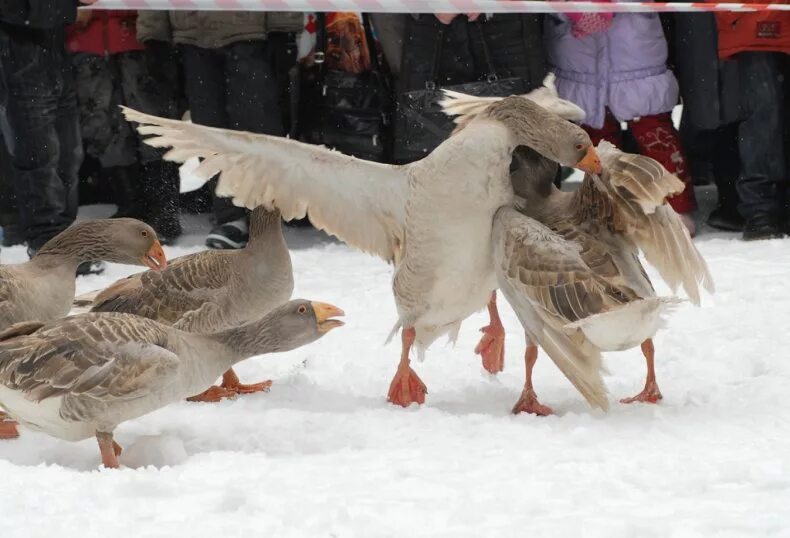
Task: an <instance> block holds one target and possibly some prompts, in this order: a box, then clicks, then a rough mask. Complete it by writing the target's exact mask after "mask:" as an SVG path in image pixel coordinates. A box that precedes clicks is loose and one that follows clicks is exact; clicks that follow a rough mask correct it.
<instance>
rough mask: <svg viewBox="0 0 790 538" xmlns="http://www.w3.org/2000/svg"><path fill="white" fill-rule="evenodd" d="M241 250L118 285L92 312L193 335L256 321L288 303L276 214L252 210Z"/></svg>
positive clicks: (207, 255) (207, 254)
mask: <svg viewBox="0 0 790 538" xmlns="http://www.w3.org/2000/svg"><path fill="white" fill-rule="evenodd" d="M250 221H251V222H250V240H249V242H248V244H247V246H246V247H245V248H243V249H240V250H207V251H201V252H197V253H194V254H189V255H187V256H182V257H180V258H176V259H175V260H172V261H171V262H170V264H169V266H168V267H167V269H165V270H164V271H159V272H154V271H146V272H144V273H140V274H136V275H132V276H130V277H128V278H125V279H122V280H119V281H118V282H116V283H115V284H113V285H111V286H110V287H109V288H107V289H106V290H104V291H102V292H101V293H99V294H98V295H97V296H96V298H95V300H94V302H93V308H92V311H93V312H127V313H131V314H137V315H138V316H143V317H146V318H149V319H153V320H156V321H159V322H161V323H165V324H168V325H173V326H175V327H177V328H179V329H183V330H186V331H192V332H210V331H216V330H221V329H224V328H226V327H231V326H234V325H238V324H240V323H244V322H247V321H250V320H251V319H255V318H256V317H257V316H260V315H262V314H264V313H266V312H268V311H269V310H271V309H272V308H274V307H275V306H278V305H280V304H282V303H283V302H285V301H287V300H288V299H289V298H290V296H291V293H292V291H293V272H292V269H291V258H290V254H289V253H288V247H287V245H286V244H285V239H284V238H283V235H282V225H281V219H280V214H279V212H278V211H267V210H266V209H264V208H263V207H258V208H256V209H255V210H254V211H253V212H252V215H251V217H250Z"/></svg>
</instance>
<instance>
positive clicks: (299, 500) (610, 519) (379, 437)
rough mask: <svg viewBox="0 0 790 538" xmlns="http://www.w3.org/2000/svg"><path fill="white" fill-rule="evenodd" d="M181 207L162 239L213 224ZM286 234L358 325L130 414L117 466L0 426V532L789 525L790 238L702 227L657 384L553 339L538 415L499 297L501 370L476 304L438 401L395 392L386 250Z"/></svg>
mask: <svg viewBox="0 0 790 538" xmlns="http://www.w3.org/2000/svg"><path fill="white" fill-rule="evenodd" d="M703 194H704V193H703ZM187 225H188V226H189V227H190V235H189V236H187V237H185V238H184V239H182V241H181V242H180V244H179V245H178V246H175V247H168V248H167V249H166V250H167V253H168V255H169V256H171V257H174V256H178V255H180V254H184V253H186V252H191V251H194V250H196V249H198V248H200V247H199V245H200V244H201V239H202V236H203V234H204V233H205V231H206V226H207V224H206V223H205V222H204V221H201V220H200V219H196V218H194V217H192V218H189V219H187ZM287 236H288V242H289V244H290V245H291V247H292V249H293V250H292V257H293V264H294V269H295V274H296V292H295V296H297V297H303V298H310V299H317V300H321V301H326V302H330V303H333V304H336V305H338V306H340V307H342V308H344V309H345V310H346V313H347V326H346V327H343V328H342V329H338V330H336V331H333V332H332V333H331V334H329V335H328V336H326V337H325V338H323V339H322V340H320V341H318V342H317V343H315V344H313V345H310V346H307V347H304V348H302V349H299V350H296V351H294V352H290V353H286V354H282V355H270V356H267V357H265V358H256V359H251V360H249V361H247V362H245V363H243V364H242V365H241V366H240V367H239V372H240V375H241V377H242V380H243V381H259V380H261V379H265V378H272V379H273V380H274V385H273V387H272V390H271V392H269V393H267V394H256V395H250V396H245V397H240V398H238V399H237V400H235V401H226V402H223V403H220V404H196V403H187V402H183V403H179V404H176V405H172V406H170V407H168V408H166V409H163V410H160V411H158V412H156V413H153V414H151V415H149V416H146V417H144V418H142V419H140V420H136V421H133V422H129V423H126V424H123V425H122V426H121V427H119V428H118V430H117V431H116V439H117V440H118V441H119V442H120V443H121V444H122V445H123V446H124V447H125V452H124V453H123V455H122V457H121V463H122V464H123V465H125V466H126V468H124V469H121V470H112V471H110V470H97V467H98V465H99V454H98V449H97V447H96V443H95V441H92V440H89V441H85V442H81V443H67V442H63V441H59V440H56V439H52V438H49V437H47V436H45V435H42V434H37V433H34V432H31V431H23V432H22V436H21V438H19V439H18V440H14V441H8V442H3V443H0V537H2V538H17V537H19V538H22V537H24V538H35V537H53V536H61V537H64V538H67V537H72V536H74V537H101V538H108V537H112V538H124V537H135V538H137V537H145V536H168V537H189V538H202V537H211V538H216V537H217V536H240V535H242V534H243V533H245V534H247V535H248V536H267V537H281V536H282V537H338V538H352V537H354V538H368V537H390V536H392V537H396V536H397V537H401V538H402V537H409V538H412V537H445V536H448V537H449V536H452V537H481V536H485V537H489V536H490V537H523V536H529V537H531V536H546V537H564V536H571V537H576V536H583V537H602V538H617V537H624V538H626V537H627V538H631V537H640V538H641V537H654V536H655V537H678V538H681V537H683V538H685V537H698V536H717V537H730V536H732V537H736V536H737V537H740V536H750V537H751V536H790V405H788V387H790V360H788V353H789V351H788V350H790V332H789V331H788V323H790V285H789V283H788V280H790V240H775V241H765V242H758V243H743V242H741V241H739V240H737V239H736V236H735V235H728V234H710V233H707V234H704V235H702V236H701V237H700V238H699V240H698V244H699V247H700V249H701V250H702V252H703V254H704V255H705V257H706V259H707V260H708V262H709V263H710V266H711V269H712V272H713V275H714V277H715V279H716V285H717V287H718V291H717V293H716V295H714V296H709V297H705V300H704V305H703V307H702V308H694V307H692V306H691V305H683V306H682V307H681V308H680V309H679V310H678V311H677V313H676V314H675V315H674V316H673V317H672V318H671V319H670V320H669V327H668V330H665V331H663V332H661V333H660V334H659V336H658V337H657V339H656V349H657V371H658V376H659V377H658V380H659V384H660V386H661V389H662V392H663V394H664V400H663V401H662V402H661V403H660V404H659V405H655V406H651V405H630V406H625V405H620V404H618V403H616V402H617V399H619V398H620V397H623V396H629V395H632V394H634V393H636V392H638V391H639V390H640V389H641V386H642V383H643V380H644V362H643V359H642V356H641V354H640V352H639V350H638V349H637V350H631V351H627V352H623V353H612V354H608V355H607V357H606V365H607V366H608V368H609V370H610V374H609V375H608V376H607V377H606V381H607V384H608V386H609V390H610V394H611V398H612V402H613V404H612V409H611V411H610V412H609V413H608V414H604V413H601V412H595V411H592V410H590V409H589V408H588V407H587V406H586V404H585V403H584V401H583V400H582V398H581V397H580V396H579V395H578V394H577V393H576V392H575V391H574V389H573V388H572V387H571V385H570V384H569V383H568V382H567V381H566V380H565V379H564V378H563V377H562V376H561V375H560V374H559V372H558V371H557V370H556V369H555V368H554V367H553V365H552V363H551V362H550V361H549V360H548V359H542V360H540V361H539V362H538V365H537V368H536V373H535V381H536V383H537V390H538V393H539V395H540V397H541V399H542V400H543V402H544V403H546V404H547V405H550V406H552V407H553V408H554V410H555V412H556V413H557V414H556V415H555V416H551V417H546V418H539V417H534V416H526V415H521V416H513V415H511V414H510V408H511V406H512V405H513V403H514V402H515V401H516V399H517V398H518V395H519V393H520V391H521V386H522V382H523V371H524V367H523V361H522V356H523V355H522V354H523V347H522V346H523V337H522V333H521V328H520V326H519V324H518V322H517V320H516V318H515V316H514V315H513V313H512V312H511V311H510V309H509V308H508V307H507V305H506V304H505V303H504V301H502V302H501V304H502V308H503V310H504V312H503V315H504V322H505V325H506V328H507V329H508V338H507V349H506V353H507V358H506V367H505V371H504V372H503V373H502V374H500V375H499V376H497V377H492V376H490V375H488V374H486V373H485V372H484V370H483V369H482V367H481V365H480V361H479V359H478V358H477V357H476V356H475V355H474V354H473V352H472V350H473V348H474V345H475V343H476V342H477V340H478V337H479V333H478V332H477V329H478V328H479V327H480V326H482V325H484V324H485V322H486V317H485V316H484V315H483V314H482V313H481V314H478V315H475V316H474V317H472V318H471V319H470V320H468V322H467V323H466V324H465V325H464V327H463V329H462V332H461V335H460V338H459V341H458V344H457V346H456V347H455V348H450V347H448V346H444V345H443V344H442V343H439V344H437V345H436V346H435V347H434V348H432V349H431V350H430V351H429V353H428V355H427V359H426V361H425V362H424V363H419V364H416V365H415V366H416V369H417V371H418V372H419V373H420V375H421V376H422V379H423V380H424V381H425V382H426V383H427V385H428V390H429V394H428V400H427V402H426V404H425V405H423V406H422V407H420V408H417V407H412V408H410V409H400V408H395V407H393V406H391V405H388V404H387V402H386V401H385V394H386V391H387V388H388V385H389V382H390V378H391V376H392V374H393V372H394V369H395V364H396V362H397V359H398V354H399V347H398V343H397V342H395V343H392V344H390V345H389V346H385V345H384V339H385V337H386V336H387V334H388V332H389V330H390V328H391V327H392V324H393V322H394V320H395V308H394V303H393V299H392V297H391V295H390V269H389V268H388V267H387V266H386V265H385V264H384V263H382V262H380V261H378V260H377V259H374V258H372V257H369V256H366V255H363V254H360V253H358V252H355V251H353V250H351V249H349V248H347V247H346V246H344V245H342V244H340V243H337V242H336V241H333V240H331V239H329V238H327V237H326V236H323V235H321V234H319V233H316V232H314V231H307V230H292V229H289V230H287ZM23 259H24V253H23V250H22V249H21V248H19V247H17V248H11V249H3V251H2V263H9V262H19V261H22V260H23ZM132 270H133V269H132V268H129V267H122V266H112V267H111V268H110V269H109V270H108V271H107V272H106V274H105V275H102V276H100V277H88V278H81V279H80V280H79V282H78V291H79V292H85V291H89V290H92V289H95V288H99V287H102V286H105V285H107V284H109V283H110V282H111V281H113V280H114V279H116V278H118V277H120V276H122V275H125V274H128V273H129V272H131V271H132ZM654 275H655V273H654V272H651V276H654ZM662 289H663V288H662ZM459 293H463V290H459ZM396 340H397V339H396Z"/></svg>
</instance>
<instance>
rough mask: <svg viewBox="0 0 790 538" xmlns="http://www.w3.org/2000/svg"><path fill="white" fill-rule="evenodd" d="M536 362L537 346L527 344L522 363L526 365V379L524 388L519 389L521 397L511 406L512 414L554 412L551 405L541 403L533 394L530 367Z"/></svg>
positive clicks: (543, 414)
mask: <svg viewBox="0 0 790 538" xmlns="http://www.w3.org/2000/svg"><path fill="white" fill-rule="evenodd" d="M536 362H538V346H535V345H532V344H528V345H527V351H526V352H525V353H524V363H525V364H526V366H527V379H526V381H525V383H524V390H523V391H521V397H520V398H519V399H518V401H517V402H516V405H514V406H513V414H514V415H517V414H519V413H532V414H533V415H538V416H542V417H545V416H547V415H553V414H554V411H552V410H551V407H548V406H545V405H542V404H541V403H540V402H539V401H538V395H537V394H535V389H534V388H533V387H532V369H533V368H534V367H535V363H536Z"/></svg>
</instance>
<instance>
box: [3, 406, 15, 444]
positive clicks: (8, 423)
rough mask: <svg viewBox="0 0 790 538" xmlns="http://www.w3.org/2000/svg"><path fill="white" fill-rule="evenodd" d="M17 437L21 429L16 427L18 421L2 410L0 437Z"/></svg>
mask: <svg viewBox="0 0 790 538" xmlns="http://www.w3.org/2000/svg"><path fill="white" fill-rule="evenodd" d="M17 437H19V430H17V429H16V421H15V420H12V419H10V418H9V417H8V415H7V414H5V413H4V412H3V411H0V439H16V438H17Z"/></svg>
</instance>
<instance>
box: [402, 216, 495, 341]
mask: <svg viewBox="0 0 790 538" xmlns="http://www.w3.org/2000/svg"><path fill="white" fill-rule="evenodd" d="M452 230H453V233H448V234H440V235H436V236H435V237H433V238H431V239H432V240H430V241H429V242H430V244H431V248H426V249H424V250H423V252H422V254H421V255H420V263H419V268H420V271H414V270H409V269H410V267H409V266H408V265H407V266H406V267H405V270H399V271H398V272H397V273H396V275H395V289H396V297H398V307H399V312H400V314H401V320H402V322H404V323H405V324H407V325H412V326H414V327H415V329H416V331H417V340H418V343H419V344H421V345H422V346H423V347H427V346H429V345H430V344H431V343H432V342H433V341H434V340H436V339H437V338H438V337H440V336H442V335H444V334H450V335H451V337H452V336H453V335H454V333H456V332H457V331H458V329H459V327H460V325H461V322H462V321H463V320H464V319H466V318H467V317H469V316H470V315H471V314H473V313H474V312H477V311H479V310H480V309H482V308H484V307H485V305H486V304H487V303H488V300H489V298H490V296H491V292H492V291H493V290H495V289H496V287H497V286H496V277H495V274H494V266H493V261H492V258H491V217H490V216H489V215H482V216H479V217H477V218H475V217H473V216H471V215H470V216H468V217H467V218H466V219H464V220H462V221H460V222H457V223H456V226H454V227H453V228H452ZM418 273H419V277H418ZM415 280H417V281H418V285H417V286H416V287H412V288H409V287H408V285H407V284H406V282H408V283H410V284H413V283H414V281H415ZM399 288H400V289H401V290H404V289H411V290H412V293H411V294H405V295H409V296H410V297H406V296H401V295H402V294H401V293H399V291H398V290H399ZM409 299H411V300H409Z"/></svg>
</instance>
